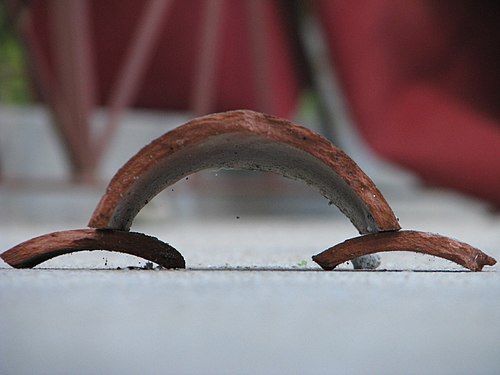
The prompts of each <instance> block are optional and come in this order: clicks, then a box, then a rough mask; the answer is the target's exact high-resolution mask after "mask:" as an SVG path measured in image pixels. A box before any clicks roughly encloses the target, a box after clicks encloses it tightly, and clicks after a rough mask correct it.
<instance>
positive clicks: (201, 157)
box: [89, 110, 400, 233]
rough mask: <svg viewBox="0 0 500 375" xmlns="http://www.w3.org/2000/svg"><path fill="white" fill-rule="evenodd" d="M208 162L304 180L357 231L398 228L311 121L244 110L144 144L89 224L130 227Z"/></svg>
mask: <svg viewBox="0 0 500 375" xmlns="http://www.w3.org/2000/svg"><path fill="white" fill-rule="evenodd" d="M211 168H232V169H248V170H261V171H270V172H275V173H278V174H281V175H283V176H286V177H290V178H294V179H298V180H302V181H304V182H306V183H307V184H309V185H311V186H313V187H315V188H316V189H317V190H319V192H320V193H321V194H322V195H323V196H325V197H326V198H327V199H328V200H329V201H330V202H332V203H333V204H335V205H336V206H337V207H338V208H339V209H340V210H341V211H342V212H343V213H344V214H345V215H346V216H347V217H348V218H349V219H350V221H351V222H352V223H353V225H354V226H355V227H356V228H357V229H358V231H359V232H360V233H376V232H380V231H393V230H399V229H400V226H399V223H398V221H397V219H396V217H395V215H394V213H393V212H392V210H391V208H390V207H389V205H388V204H387V202H386V200H385V199H384V197H383V196H382V194H381V193H380V191H379V190H378V189H377V187H376V186H375V184H374V183H373V182H372V180H371V179H370V178H369V177H368V176H367V175H365V174H364V172H363V171H362V170H361V169H360V168H359V167H358V166H357V164H356V163H355V162H354V161H353V160H352V159H351V158H350V157H349V156H347V155H346V154H345V153H344V152H343V151H342V150H340V149H339V148H338V147H336V146H335V145H333V144H331V143H330V142H329V141H328V140H327V139H325V138H323V137H322V136H320V135H319V134H317V133H315V132H313V131H311V130H309V129H306V128H304V127H301V126H299V125H295V124H293V123H292V122H290V121H287V120H283V119H279V118H276V117H273V116H270V115H264V114H261V113H256V112H253V111H248V110H239V111H230V112H224V113H219V114H213V115H208V116H204V117H199V118H197V119H194V120H193V121H190V122H188V123H186V124H184V125H182V126H180V127H178V128H176V129H174V130H172V131H170V132H168V133H166V134H164V135H163V136H161V137H159V138H157V139H156V140H154V141H153V142H151V143H150V144H148V145H147V146H145V147H144V148H143V149H142V150H140V151H139V152H138V153H137V154H136V155H135V156H133V157H132V158H131V159H130V160H129V161H128V162H127V163H126V164H125V165H124V166H123V167H122V168H121V169H120V170H119V171H118V172H117V173H116V174H115V176H114V177H113V178H112V180H111V182H110V184H109V185H108V188H107V190H106V193H105V194H104V195H103V197H102V199H101V201H100V202H99V204H98V205H97V207H96V209H95V211H94V213H93V215H92V217H91V219H90V222H89V226H90V227H92V228H101V229H117V230H129V229H130V227H131V225H132V222H133V220H134V218H135V216H136V215H137V213H138V212H139V211H140V210H141V209H142V208H143V207H144V206H145V205H146V204H147V203H148V202H149V201H150V200H151V199H152V198H154V197H155V196H156V195H157V194H158V193H160V192H161V191H162V190H164V189H166V188H167V187H168V186H170V185H172V184H174V183H175V182H177V181H179V180H180V179H182V178H184V177H186V176H188V175H190V174H193V173H195V172H198V171H201V170H204V169H211Z"/></svg>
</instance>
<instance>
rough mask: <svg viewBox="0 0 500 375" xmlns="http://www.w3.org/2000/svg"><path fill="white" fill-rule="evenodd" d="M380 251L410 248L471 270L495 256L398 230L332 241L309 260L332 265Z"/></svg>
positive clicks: (445, 239) (432, 236)
mask: <svg viewBox="0 0 500 375" xmlns="http://www.w3.org/2000/svg"><path fill="white" fill-rule="evenodd" d="M382 251H413V252H418V253H423V254H428V255H434V256H437V257H440V258H444V259H447V260H450V261H452V262H455V263H458V264H460V265H462V266H463V267H465V268H468V269H470V270H471V271H481V270H482V269H483V267H484V266H493V265H495V264H496V260H495V259H494V258H492V257H490V256H488V255H486V254H485V253H483V252H482V251H481V250H479V249H476V248H474V247H472V246H470V245H468V244H466V243H463V242H460V241H457V240H454V239H451V238H448V237H444V236H440V235H437V234H431V233H424V232H415V231H399V232H384V233H374V234H368V235H365V236H361V237H356V238H352V239H349V240H347V241H345V242H343V243H341V244H338V245H335V246H333V247H331V248H329V249H327V250H325V251H324V252H322V253H321V254H318V255H316V256H313V260H314V261H315V262H316V263H318V264H319V265H320V266H321V267H322V268H324V269H329V270H331V269H334V268H335V267H337V266H338V265H339V264H341V263H344V262H346V261H348V260H351V259H353V258H356V257H359V256H361V255H368V254H373V253H377V252H382Z"/></svg>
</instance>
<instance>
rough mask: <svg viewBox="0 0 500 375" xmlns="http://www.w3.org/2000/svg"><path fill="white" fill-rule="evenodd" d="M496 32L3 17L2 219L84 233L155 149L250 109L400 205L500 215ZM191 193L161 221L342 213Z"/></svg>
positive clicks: (155, 212)
mask: <svg viewBox="0 0 500 375" xmlns="http://www.w3.org/2000/svg"><path fill="white" fill-rule="evenodd" d="M499 21H500V5H499V4H498V3H497V2H496V1H486V0H482V1H479V2H477V1H471V0H459V1H440V2H435V1H431V0H409V1H404V2H401V1H398V0H368V1H341V0H309V1H306V0H282V1H279V0H238V1H229V0H212V1H208V0H206V1H205V0H148V1H143V2H138V1H133V0H107V1H98V0H71V1H58V0H47V1H40V0H31V1H28V0H24V1H23V0H4V1H2V2H0V210H1V212H2V215H1V217H2V219H0V220H4V221H5V220H8V221H9V222H10V221H12V220H16V219H19V220H20V221H24V220H32V221H35V222H36V221H40V220H42V221H50V220H61V219H62V220H73V221H77V222H83V223H85V222H86V220H87V218H88V217H89V216H90V213H91V212H92V210H93V208H94V207H95V205H96V203H97V201H98V199H99V197H100V196H101V195H102V193H103V191H104V189H105V186H106V184H107V182H108V181H109V179H110V178H111V176H112V175H113V174H114V173H115V172H116V171H117V169H118V168H119V167H120V166H121V165H123V163H125V162H126V161H127V160H128V158H129V157H131V156H132V155H133V154H135V152H137V151H138V150H139V149H140V148H141V147H142V146H144V145H145V144H147V143H148V142H149V141H150V140H152V139H154V138H156V137H157V136H160V135H161V134H163V133H165V132H166V131H168V130H170V129H172V128H174V127H176V126H178V125H181V124H182V123H184V122H186V121H188V120H189V119H191V118H193V117H196V116H199V115H203V114H207V113H212V112H219V111H225V110H230V109H240V108H246V109H253V110H256V111H260V112H266V113H270V114H273V115H276V116H280V117H284V118H288V119H291V120H293V121H295V122H297V123H300V124H303V125H305V126H307V127H310V128H312V129H313V130H316V131H318V132H320V133H322V134H323V135H324V136H326V137H327V138H329V139H330V140H331V141H332V142H334V143H335V144H337V145H338V146H340V147H341V148H343V149H344V150H345V151H346V152H347V153H348V154H349V155H350V156H351V157H352V158H353V159H354V160H355V161H357V162H358V163H359V164H360V166H361V167H362V168H363V169H364V170H365V172H366V173H367V174H368V175H369V176H371V177H372V178H373V179H374V180H375V182H376V183H377V184H378V185H379V187H380V188H381V190H382V191H383V193H384V194H386V195H388V199H389V202H390V203H393V202H394V204H396V206H397V205H398V202H399V201H405V200H411V199H413V198H414V189H415V188H419V189H420V188H421V187H422V186H431V187H433V188H434V191H442V190H441V189H446V191H448V192H451V193H452V194H455V195H457V196H466V197H468V199H469V198H470V199H472V200H473V201H474V202H476V203H477V204H480V205H483V206H485V207H488V209H489V208H495V207H498V206H499V204H500V168H499V165H498V161H499V160H500V109H499V106H498V103H499V99H500V66H499V62H500V28H499V27H498V25H499V24H500V23H499ZM177 185H178V186H176V187H174V188H173V189H168V191H165V192H164V193H162V194H161V195H160V196H159V197H158V198H157V199H155V200H154V201H153V202H152V203H151V204H150V205H148V207H146V209H145V210H144V211H145V212H144V213H143V214H144V215H145V216H144V217H145V218H146V219H147V217H149V218H150V219H154V220H160V219H167V218H169V217H179V216H190V215H202V214H210V215H212V214H214V213H225V214H226V213H229V214H230V215H233V214H241V213H247V214H266V215H267V214H273V215H276V214H300V215H302V214H311V213H313V214H322V213H327V214H330V213H331V211H332V209H331V208H330V207H328V205H327V202H326V201H325V200H324V199H323V198H322V197H320V196H319V194H317V193H316V192H315V191H311V190H310V189H309V188H308V187H306V186H304V185H303V184H302V183H299V182H293V181H288V180H286V179H283V178H282V177H280V176H274V175H268V174H265V173H260V172H259V173H254V172H245V171H222V170H221V171H205V172H200V173H197V174H196V175H195V176H193V178H192V179H190V180H189V181H182V182H179V183H178V184H177ZM436 188H438V190H436ZM435 201H436V202H439V199H435ZM405 207H406V206H405ZM411 209H414V207H412V208H411ZM146 216H147V217H146Z"/></svg>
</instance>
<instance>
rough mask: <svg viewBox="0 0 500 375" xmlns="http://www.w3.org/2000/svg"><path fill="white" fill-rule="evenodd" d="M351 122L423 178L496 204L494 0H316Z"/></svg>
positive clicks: (498, 74)
mask: <svg viewBox="0 0 500 375" xmlns="http://www.w3.org/2000/svg"><path fill="white" fill-rule="evenodd" d="M315 5H316V7H317V14H318V16H319V17H320V18H321V21H322V24H323V26H324V28H325V30H326V33H325V34H326V37H327V40H328V45H329V47H330V53H331V60H332V61H334V62H335V65H336V69H337V72H338V74H339V76H340V80H341V82H342V86H343V90H344V93H345V95H346V97H347V102H348V104H349V108H350V111H351V114H352V116H353V118H354V120H355V123H356V125H357V126H358V127H359V129H360V130H361V133H362V135H363V137H364V138H365V139H366V140H367V142H368V143H369V144H370V145H371V146H372V147H373V149H374V150H375V151H377V152H378V153H379V154H380V155H382V156H384V157H385V158H387V159H389V160H392V161H394V162H396V163H399V164H401V165H404V166H406V167H409V168H410V169H412V170H414V171H416V172H417V173H418V174H419V175H421V176H422V177H423V178H424V180H425V181H427V182H428V183H429V184H433V185H440V186H444V187H449V188H454V189H457V190H460V191H462V192H465V193H468V194H472V195H474V196H477V197H480V198H483V199H486V200H489V201H491V202H493V203H494V204H496V205H498V206H500V26H499V25H500V3H498V2H495V1H472V0H456V1H455V0H454V1H451V0H442V1H433V0H407V1H399V0H363V1H359V0H357V1H343V0H316V1H315Z"/></svg>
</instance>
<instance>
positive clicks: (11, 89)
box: [0, 1, 30, 104]
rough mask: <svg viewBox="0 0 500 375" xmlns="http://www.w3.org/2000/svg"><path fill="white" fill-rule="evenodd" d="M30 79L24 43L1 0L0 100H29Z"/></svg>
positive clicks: (23, 101) (11, 101)
mask: <svg viewBox="0 0 500 375" xmlns="http://www.w3.org/2000/svg"><path fill="white" fill-rule="evenodd" d="M29 100H30V97H29V89H28V79H27V75H26V66H25V56H24V53H23V48H22V45H21V43H20V41H19V39H18V38H17V36H16V35H15V32H14V30H13V27H12V24H11V23H10V22H9V21H8V19H7V14H6V10H5V4H4V2H3V1H0V102H3V103H16V104H22V103H26V102H29Z"/></svg>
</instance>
